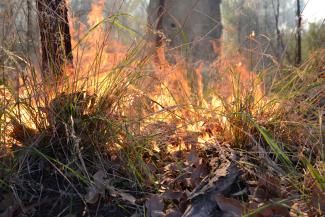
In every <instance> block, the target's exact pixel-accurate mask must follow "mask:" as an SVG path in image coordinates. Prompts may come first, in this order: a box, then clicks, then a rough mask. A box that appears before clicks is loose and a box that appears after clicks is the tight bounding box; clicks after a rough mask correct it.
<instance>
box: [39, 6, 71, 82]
mask: <svg viewBox="0 0 325 217" xmlns="http://www.w3.org/2000/svg"><path fill="white" fill-rule="evenodd" d="M37 9H38V22H39V28H40V35H41V46H42V75H43V77H49V76H56V77H60V76H62V74H63V67H64V65H66V64H72V60H73V58H72V46H71V35H70V28H69V22H68V10H67V7H66V3H65V0H37Z"/></svg>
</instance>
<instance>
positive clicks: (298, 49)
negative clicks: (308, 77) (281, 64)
mask: <svg viewBox="0 0 325 217" xmlns="http://www.w3.org/2000/svg"><path fill="white" fill-rule="evenodd" d="M301 22H302V17H301V8H300V0H297V32H296V41H297V45H296V65H300V64H301V60H302V57H301Z"/></svg>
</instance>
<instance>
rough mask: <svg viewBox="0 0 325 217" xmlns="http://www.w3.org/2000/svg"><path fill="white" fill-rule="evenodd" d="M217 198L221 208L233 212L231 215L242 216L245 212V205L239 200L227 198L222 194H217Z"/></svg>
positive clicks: (226, 211)
mask: <svg viewBox="0 0 325 217" xmlns="http://www.w3.org/2000/svg"><path fill="white" fill-rule="evenodd" d="M215 200H216V202H217V203H218V206H219V208H220V210H221V211H223V212H225V213H229V214H231V216H234V217H235V216H242V215H243V213H244V206H243V205H242V204H241V202H240V201H238V200H235V199H233V198H227V197H224V196H222V195H217V196H215Z"/></svg>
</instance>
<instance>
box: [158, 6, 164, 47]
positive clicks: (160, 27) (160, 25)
mask: <svg viewBox="0 0 325 217" xmlns="http://www.w3.org/2000/svg"><path fill="white" fill-rule="evenodd" d="M164 10H165V0H159V5H158V14H157V17H158V23H157V32H158V33H157V36H156V46H157V47H160V46H161V45H162V43H163V35H162V33H163V15H164Z"/></svg>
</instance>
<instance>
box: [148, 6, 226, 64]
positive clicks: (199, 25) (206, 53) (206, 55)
mask: <svg viewBox="0 0 325 217" xmlns="http://www.w3.org/2000/svg"><path fill="white" fill-rule="evenodd" d="M220 5H221V0H150V3H149V6H148V23H149V26H151V28H152V29H153V30H154V31H153V32H155V33H156V36H155V37H154V40H155V42H156V46H158V47H159V46H160V45H161V44H162V41H163V40H165V41H166V42H167V44H168V46H169V47H170V48H172V49H171V50H173V51H179V52H181V53H182V54H183V55H184V56H189V57H191V58H193V60H214V59H215V58H216V57H217V56H218V52H219V51H218V50H219V49H218V48H219V39H220V37H221V33H222V25H221V11H220Z"/></svg>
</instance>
